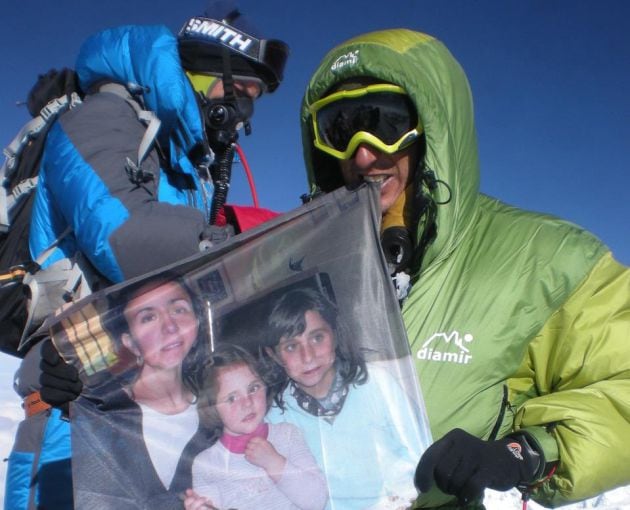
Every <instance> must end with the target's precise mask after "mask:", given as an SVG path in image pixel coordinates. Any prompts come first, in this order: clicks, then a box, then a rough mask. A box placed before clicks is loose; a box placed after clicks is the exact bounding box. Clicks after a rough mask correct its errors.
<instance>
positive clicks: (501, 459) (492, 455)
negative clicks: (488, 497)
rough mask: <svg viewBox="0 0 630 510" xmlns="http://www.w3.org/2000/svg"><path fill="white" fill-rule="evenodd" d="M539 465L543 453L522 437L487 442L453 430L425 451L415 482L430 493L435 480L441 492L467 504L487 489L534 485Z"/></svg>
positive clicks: (422, 490) (506, 488) (421, 489)
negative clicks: (535, 449) (538, 451)
mask: <svg viewBox="0 0 630 510" xmlns="http://www.w3.org/2000/svg"><path fill="white" fill-rule="evenodd" d="M540 464H541V456H540V454H539V453H537V452H536V451H534V450H533V449H532V448H531V446H530V445H529V444H528V443H527V441H526V440H525V438H524V437H523V436H520V437H519V436H515V437H506V438H504V439H499V440H497V441H484V440H482V439H479V438H477V437H475V436H473V435H471V434H469V433H468V432H465V431H463V430H462V429H453V430H451V431H450V432H449V433H448V434H446V435H445V436H444V437H443V438H442V439H440V440H439V441H436V442H435V443H434V444H432V445H431V446H430V447H429V448H428V449H427V451H426V452H424V455H422V458H421V459H420V462H419V463H418V467H417V468H416V476H415V479H414V483H415V485H416V487H417V488H418V490H420V491H421V492H427V491H428V490H429V489H430V488H431V485H433V482H434V481H435V483H436V484H437V486H438V488H439V489H440V490H441V491H442V492H445V493H446V494H452V495H454V496H456V497H457V499H458V500H459V502H460V504H463V505H465V504H466V503H468V502H470V501H472V500H474V499H476V498H478V497H480V496H481V495H482V494H483V491H484V489H486V488H490V489H494V490H499V491H505V490H508V489H511V488H512V487H517V486H521V485H527V484H529V483H531V482H533V481H534V480H535V478H536V475H537V474H538V469H539V467H540Z"/></svg>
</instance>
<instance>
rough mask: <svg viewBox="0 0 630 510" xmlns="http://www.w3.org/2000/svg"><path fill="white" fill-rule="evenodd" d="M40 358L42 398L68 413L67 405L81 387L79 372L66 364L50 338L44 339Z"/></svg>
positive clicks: (77, 394)
mask: <svg viewBox="0 0 630 510" xmlns="http://www.w3.org/2000/svg"><path fill="white" fill-rule="evenodd" d="M41 354H42V359H41V361H40V363H39V368H40V369H41V371H42V373H41V374H40V376H39V383H40V385H41V389H40V390H39V393H40V395H41V397H42V400H43V401H44V402H46V403H48V404H50V405H51V406H53V407H58V408H60V409H61V410H63V411H64V413H65V414H68V407H69V404H70V402H71V401H72V400H75V399H76V398H77V397H78V396H79V395H80V394H81V390H82V389H83V383H82V382H81V379H79V372H78V371H77V369H76V368H74V367H73V366H72V365H68V363H66V362H65V361H64V360H63V358H62V357H61V356H60V355H59V353H58V352H57V349H55V346H54V345H53V343H52V340H50V339H47V340H44V344H43V345H42V349H41Z"/></svg>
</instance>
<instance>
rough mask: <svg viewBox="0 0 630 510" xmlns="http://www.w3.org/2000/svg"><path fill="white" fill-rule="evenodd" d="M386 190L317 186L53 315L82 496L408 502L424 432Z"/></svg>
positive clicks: (104, 503)
mask: <svg viewBox="0 0 630 510" xmlns="http://www.w3.org/2000/svg"><path fill="white" fill-rule="evenodd" d="M378 200H379V194H378V189H377V188H375V187H373V186H367V185H365V186H362V187H360V188H359V189H357V190H354V191H348V190H345V189H340V190H338V191H336V192H334V193H330V194H327V195H325V196H321V197H319V198H317V199H315V200H314V201H312V202H310V203H308V204H306V205H304V206H302V207H300V208H298V209H295V210H294V211H292V212H289V213H287V214H284V215H282V216H279V217H277V218H275V219H274V220H272V221H270V222H268V223H265V224H263V225H261V226H259V227H257V228H255V229H253V230H250V231H248V232H246V233H244V234H240V235H237V236H234V237H232V238H231V239H230V240H229V241H228V242H226V243H224V244H221V245H219V246H217V247H215V248H214V249H212V250H210V251H207V252H205V253H202V254H199V255H198V256H194V257H192V258H190V259H186V260H185V261H182V262H181V263H178V264H175V265H172V266H169V267H167V268H164V269H163V270H159V271H156V272H153V273H150V274H148V275H146V276H143V277H142V278H139V279H135V280H131V281H129V282H125V283H124V284H120V285H117V286H114V287H110V288H108V289H105V290H103V291H100V292H98V293H95V294H92V295H91V296H88V297H87V298H86V299H84V300H82V301H81V302H79V303H76V304H75V305H73V306H72V307H70V308H68V309H66V310H64V311H63V312H61V313H59V314H58V315H57V316H56V317H55V318H54V319H53V320H52V321H51V323H50V324H48V325H47V327H48V328H49V330H50V331H51V333H52V337H53V342H54V343H55V345H56V346H57V348H58V349H59V351H60V352H61V353H62V355H63V357H64V358H65V359H66V360H67V361H68V362H69V363H72V364H73V365H74V366H76V367H77V368H78V370H79V372H80V376H81V378H82V381H83V383H84V389H83V392H82V395H81V397H79V399H77V400H76V401H74V402H73V403H72V405H71V409H70V415H71V430H72V455H73V456H72V470H73V482H74V498H75V506H76V508H79V509H83V508H90V509H92V508H99V509H112V510H113V509H116V510H121V509H137V508H143V509H144V508H146V509H161V508H164V509H173V508H187V509H192V508H210V509H219V510H228V509H236V510H249V509H256V510H263V509H270V510H271V509H273V510H281V509H312V510H319V509H322V510H323V509H333V510H340V509H341V510H346V509H348V510H349V509H402V508H407V507H408V506H409V505H410V502H411V501H412V500H413V499H415V497H416V490H415V488H414V486H413V474H414V470H415V466H416V464H417V462H418V460H419V458H420V456H421V454H422V452H423V451H424V450H425V449H426V448H427V447H428V445H429V444H430V442H431V437H430V432H429V427H428V421H427V418H426V413H425V410H424V405H423V400H422V396H421V391H420V388H419V387H418V382H417V378H416V375H415V372H414V371H415V368H414V364H413V360H412V359H411V355H410V351H409V347H408V343H407V339H406V336H405V329H404V326H403V323H402V319H401V316H400V311H399V305H398V302H397V300H396V296H395V292H394V288H393V285H392V282H391V280H390V277H389V276H388V274H387V266H386V262H385V259H384V256H383V254H382V252H381V250H380V245H379V220H380V212H379V206H378Z"/></svg>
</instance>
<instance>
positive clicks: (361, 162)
mask: <svg viewBox="0 0 630 510" xmlns="http://www.w3.org/2000/svg"><path fill="white" fill-rule="evenodd" d="M379 155H380V151H379V150H378V149H376V148H375V147H372V146H371V145H369V144H366V143H362V144H360V145H359V146H358V147H357V150H356V151H355V153H354V156H353V157H352V159H353V160H354V164H355V166H356V167H357V168H362V169H363V168H369V167H370V166H372V165H373V164H374V162H375V161H376V160H377V159H378V158H379Z"/></svg>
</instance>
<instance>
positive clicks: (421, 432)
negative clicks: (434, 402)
mask: <svg viewBox="0 0 630 510" xmlns="http://www.w3.org/2000/svg"><path fill="white" fill-rule="evenodd" d="M266 342H267V345H266V349H265V350H266V353H267V354H268V355H269V356H270V357H271V358H272V359H273V360H275V362H276V364H277V365H278V366H279V367H281V368H282V369H283V371H284V373H285V374H286V376H285V378H284V383H283V384H282V391H281V392H280V393H279V394H278V396H277V397H276V399H275V400H276V405H275V406H274V407H273V408H272V410H271V411H270V413H269V415H268V419H269V421H270V422H272V423H275V422H288V423H293V424H295V425H297V426H298V427H299V428H300V429H301V430H302V431H304V434H305V437H306V441H307V443H308V445H309V447H310V449H311V450H312V451H313V453H314V454H315V458H316V459H317V462H318V464H319V465H320V467H321V468H322V470H323V471H324V473H325V474H326V478H327V482H328V488H329V497H330V499H329V505H328V508H330V509H332V510H339V509H342V510H351V509H367V508H374V509H376V508H379V509H386V508H392V509H398V508H401V509H402V508H407V507H408V506H409V505H410V503H411V501H412V500H413V499H415V496H416V491H415V489H414V486H413V475H414V471H415V467H416V463H417V459H418V457H419V455H420V454H421V453H422V452H423V451H424V449H426V447H427V446H428V443H429V438H430V434H429V432H428V430H425V427H424V426H423V425H421V423H423V422H422V421H421V420H420V418H419V413H418V412H417V408H416V407H414V405H413V404H412V402H411V401H410V400H409V399H408V397H407V395H406V394H405V393H404V391H403V390H402V388H401V387H400V385H399V384H398V383H397V382H396V381H395V380H394V379H393V377H392V376H391V375H390V374H389V373H388V372H386V371H385V370H383V369H382V368H379V367H376V366H369V365H367V364H366V362H365V361H364V359H363V356H362V355H361V352H360V351H359V347H358V345H357V344H358V342H352V341H350V340H349V339H348V338H347V336H346V335H343V334H341V330H340V328H338V320H337V308H336V306H335V305H334V304H333V303H332V302H331V301H330V300H329V299H328V298H327V297H326V296H324V295H323V294H322V293H321V292H319V291H316V290H314V289H310V288H298V289H294V290H291V291H288V292H287V293H286V294H284V295H283V296H282V297H281V298H280V299H279V300H278V301H277V302H276V303H275V306H274V307H273V309H272V311H271V314H270V316H269V320H268V331H267V337H266Z"/></svg>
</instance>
